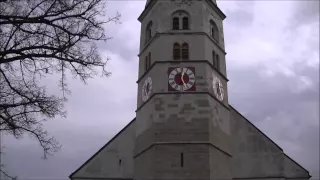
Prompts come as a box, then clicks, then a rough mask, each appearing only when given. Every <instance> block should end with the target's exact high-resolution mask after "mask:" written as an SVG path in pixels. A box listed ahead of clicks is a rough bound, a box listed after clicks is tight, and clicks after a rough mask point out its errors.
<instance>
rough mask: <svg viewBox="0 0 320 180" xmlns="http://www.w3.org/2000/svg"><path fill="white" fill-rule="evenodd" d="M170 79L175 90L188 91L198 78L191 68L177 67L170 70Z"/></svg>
mask: <svg viewBox="0 0 320 180" xmlns="http://www.w3.org/2000/svg"><path fill="white" fill-rule="evenodd" d="M168 81H169V85H170V86H171V87H172V88H173V89H174V90H177V91H187V90H189V89H191V88H192V87H193V86H194V84H195V81H196V78H195V75H194V72H193V71H192V70H191V69H189V68H175V69H173V70H172V71H171V72H170V74H169V79H168Z"/></svg>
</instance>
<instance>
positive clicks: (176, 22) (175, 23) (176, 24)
mask: <svg viewBox="0 0 320 180" xmlns="http://www.w3.org/2000/svg"><path fill="white" fill-rule="evenodd" d="M172 29H174V30H178V29H179V18H178V17H174V18H173V19H172Z"/></svg>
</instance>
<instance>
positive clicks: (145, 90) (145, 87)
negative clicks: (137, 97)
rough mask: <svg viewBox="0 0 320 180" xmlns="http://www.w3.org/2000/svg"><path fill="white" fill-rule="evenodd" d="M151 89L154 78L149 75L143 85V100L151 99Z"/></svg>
mask: <svg viewBox="0 0 320 180" xmlns="http://www.w3.org/2000/svg"><path fill="white" fill-rule="evenodd" d="M151 90H152V80H151V78H150V77H148V78H147V79H146V80H145V81H144V83H143V85H142V96H141V97H142V101H143V102H146V101H147V100H148V99H149V97H150V95H151Z"/></svg>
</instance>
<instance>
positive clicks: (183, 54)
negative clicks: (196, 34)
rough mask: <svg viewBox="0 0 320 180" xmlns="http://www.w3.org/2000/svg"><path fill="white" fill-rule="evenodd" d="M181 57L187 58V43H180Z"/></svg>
mask: <svg viewBox="0 0 320 180" xmlns="http://www.w3.org/2000/svg"><path fill="white" fill-rule="evenodd" d="M182 59H183V60H188V59H189V45H188V43H183V44H182Z"/></svg>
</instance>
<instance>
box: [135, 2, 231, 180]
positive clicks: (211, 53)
mask: <svg viewBox="0 0 320 180" xmlns="http://www.w3.org/2000/svg"><path fill="white" fill-rule="evenodd" d="M225 17H226V16H225V15H224V14H223V12H222V11H221V10H220V9H219V8H218V7H217V4H216V2H215V0H166V1H164V0H147V3H146V7H145V9H144V11H143V12H142V14H141V15H140V17H139V18H138V19H139V21H140V22H141V38H140V53H139V76H138V81H137V83H138V99H137V110H136V126H135V127H136V133H135V135H136V141H135V146H134V153H133V154H134V179H136V180H149V179H150V180H153V179H172V180H176V179H194V180H199V179H203V180H206V179H208V180H209V179H210V180H213V179H219V180H223V179H226V180H227V179H232V175H231V157H232V151H231V130H230V119H229V111H230V108H229V105H228V89H227V82H228V79H227V74H226V60H225V55H226V52H225V50H224V36H223V26H222V21H223V20H224V19H225Z"/></svg>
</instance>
